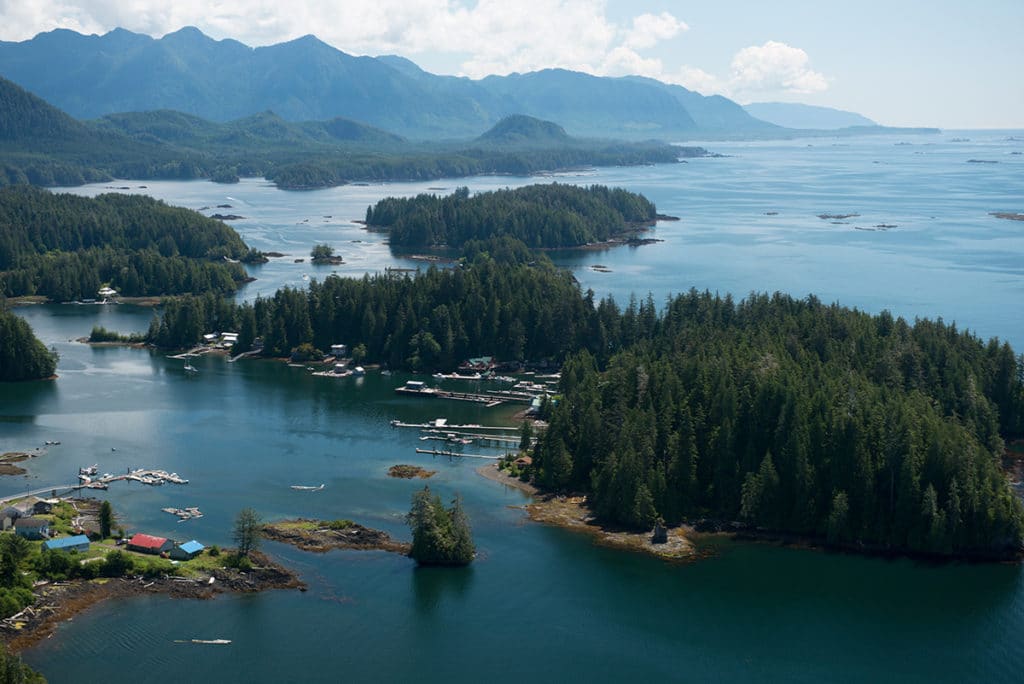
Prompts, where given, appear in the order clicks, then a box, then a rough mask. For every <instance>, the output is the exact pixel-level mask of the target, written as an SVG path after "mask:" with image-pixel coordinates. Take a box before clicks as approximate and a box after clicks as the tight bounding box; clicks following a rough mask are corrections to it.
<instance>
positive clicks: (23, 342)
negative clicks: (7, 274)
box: [0, 303, 57, 382]
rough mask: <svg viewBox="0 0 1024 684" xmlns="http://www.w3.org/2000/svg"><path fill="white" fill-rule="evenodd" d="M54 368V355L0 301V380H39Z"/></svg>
mask: <svg viewBox="0 0 1024 684" xmlns="http://www.w3.org/2000/svg"><path fill="white" fill-rule="evenodd" d="M56 369H57V356H56V354H54V353H53V352H51V351H50V350H49V349H47V348H46V345H44V344H43V343H42V342H40V341H39V338H37V337H36V336H35V334H34V333H33V332H32V327H31V326H30V325H29V324H28V323H27V322H25V320H24V319H23V318H21V317H19V316H16V315H15V314H14V312H12V311H10V310H9V309H7V308H6V306H4V305H3V304H2V303H0V382H13V381H18V380H41V379H43V378H49V377H51V376H52V375H53V374H54V372H55V371H56Z"/></svg>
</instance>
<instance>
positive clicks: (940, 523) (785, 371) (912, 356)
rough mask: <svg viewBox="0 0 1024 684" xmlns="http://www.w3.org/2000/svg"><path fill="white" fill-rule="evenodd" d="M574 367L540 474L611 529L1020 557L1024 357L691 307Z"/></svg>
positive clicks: (794, 310) (761, 300)
mask: <svg viewBox="0 0 1024 684" xmlns="http://www.w3.org/2000/svg"><path fill="white" fill-rule="evenodd" d="M619 321H620V323H621V325H622V328H621V329H620V330H619V332H618V334H613V335H612V337H613V338H618V339H620V340H622V343H620V346H619V348H620V349H621V351H619V352H618V353H616V354H614V355H613V356H612V357H611V358H610V359H608V361H607V363H605V362H604V361H603V360H601V359H600V358H595V356H594V354H593V353H592V352H591V351H580V352H579V353H578V354H576V355H575V356H574V357H573V358H571V359H570V360H569V361H567V362H566V364H565V366H564V368H563V374H562V390H563V391H564V397H563V400H562V401H561V402H559V403H558V405H557V407H555V408H554V409H553V410H552V413H551V416H550V426H549V428H548V429H547V431H546V432H545V433H544V434H543V436H542V437H541V439H540V441H539V443H538V445H537V447H536V449H535V453H534V455H533V456H534V458H533V463H534V466H535V468H536V470H535V473H536V478H537V480H538V482H539V483H540V484H542V485H544V486H546V487H548V488H551V489H576V490H584V491H587V492H588V493H589V494H590V500H591V503H592V505H593V506H594V508H595V510H596V512H597V514H598V515H599V516H600V517H601V518H602V519H603V520H606V521H610V522H614V523H618V524H622V525H626V526H629V527H634V528H646V527H649V526H650V525H652V524H653V523H654V522H655V521H656V520H657V519H658V518H663V519H664V520H665V521H667V522H668V523H669V524H676V523H679V522H681V521H683V520H696V519H699V518H705V517H710V518H714V519H718V520H725V521H745V522H746V523H748V524H750V525H752V526H754V527H757V528H763V529H767V530H776V531H784V532H791V533H797V534H802V535H813V536H818V537H821V538H827V539H828V540H829V541H831V542H833V543H836V544H840V545H849V546H855V547H858V548H872V549H878V550H901V551H906V550H910V551H919V552H928V553H935V554H957V555H962V554H977V555H986V556H987V555H993V556H1001V555H1004V554H1005V555H1011V554H1017V553H1019V552H1020V550H1021V541H1022V532H1024V512H1022V507H1021V501H1020V499H1019V498H1018V497H1017V496H1016V495H1015V494H1014V493H1013V491H1012V490H1011V489H1010V487H1009V486H1008V482H1007V478H1006V475H1005V474H1004V473H1003V471H1002V469H1001V464H1000V459H1001V457H1002V455H1003V449H1004V443H1003V438H1004V437H1017V436H1020V435H1021V434H1024V389H1022V387H1024V358H1015V357H1014V354H1013V351H1012V350H1011V348H1010V347H1009V345H1007V344H1000V343H999V342H998V341H996V340H992V341H990V342H988V343H987V344H986V343H983V342H982V341H981V340H979V339H978V338H976V337H974V336H973V335H971V334H969V333H966V332H962V331H958V330H957V329H956V327H955V326H952V325H946V324H944V323H943V322H942V321H929V320H918V321H916V322H915V324H913V325H910V324H908V323H907V322H905V321H904V320H902V319H894V318H893V317H892V316H891V315H889V314H888V313H882V314H880V315H877V316H871V315H868V314H865V313H862V312H858V311H856V310H851V309H847V308H844V307H840V306H837V305H832V306H827V305H825V304H822V303H821V302H819V301H818V300H816V299H815V298H813V297H810V298H808V299H806V300H796V299H793V298H791V297H787V296H785V295H779V294H776V295H774V296H767V295H751V296H750V297H749V298H748V299H747V300H745V301H743V302H740V303H738V304H737V303H734V302H732V301H731V299H729V298H728V297H726V298H721V297H718V296H717V295H711V294H709V293H706V292H705V293H703V294H702V293H698V292H694V291H691V292H690V293H688V294H685V295H681V296H678V297H674V298H672V299H671V300H670V301H669V302H668V305H667V307H666V309H665V311H664V312H663V313H662V314H661V315H660V316H658V315H655V313H654V312H653V311H652V310H650V309H648V310H647V311H644V310H643V307H641V309H640V310H639V311H638V312H633V313H630V311H629V310H627V311H626V313H625V315H624V316H623V317H621V318H620V319H619Z"/></svg>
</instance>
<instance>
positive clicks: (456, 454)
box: [416, 449, 505, 461]
mask: <svg viewBox="0 0 1024 684" xmlns="http://www.w3.org/2000/svg"><path fill="white" fill-rule="evenodd" d="M416 453H417V454H430V455H431V456H447V457H449V458H482V459H486V460H488V461H500V460H501V459H502V458H504V457H505V456H504V454H502V455H501V456H485V455H484V454H463V453H459V452H458V451H446V450H443V449H417V450H416Z"/></svg>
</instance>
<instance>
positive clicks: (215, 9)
mask: <svg viewBox="0 0 1024 684" xmlns="http://www.w3.org/2000/svg"><path fill="white" fill-rule="evenodd" d="M606 4H607V3H606V1H605V0H342V1H339V0H291V1H290V2H281V0H248V1H245V0H175V1H174V2H167V1H166V0H51V1H50V2H43V1H36V0H28V1H26V0H0V39H2V40H26V39H28V38H31V37H32V36H33V35H35V34H36V33H38V32H40V31H49V30H51V29H53V28H56V27H62V28H70V29H73V30H76V31H79V32H82V33H105V32H107V31H109V30H111V29H113V28H115V27H117V26H121V27H124V28H127V29H129V30H131V31H137V32H139V33H146V34H149V35H154V36H162V35H164V34H166V33H169V32H171V31H176V30H178V29H179V28H181V27H182V26H190V25H191V26H197V27H199V29H201V30H202V31H204V32H205V33H207V34H208V35H210V36H213V37H214V38H235V39H237V40H240V41H242V42H243V43H246V44H248V45H253V46H258V45H269V44H272V43H278V42H281V41H285V40H291V39H293V38H297V37H299V36H302V35H305V34H309V33H312V34H314V35H316V36H317V37H319V38H320V39H321V40H323V41H325V42H327V43H329V44H331V45H334V46H336V47H338V48H339V49H341V50H344V51H346V52H350V53H354V54H386V53H397V54H400V55H404V56H408V57H412V58H413V59H420V60H423V59H428V60H429V58H430V57H431V56H433V57H434V58H438V57H439V56H440V57H441V58H442V59H443V60H445V61H446V62H447V63H448V64H458V65H459V67H458V68H457V69H456V71H459V72H460V73H461V74H462V75H466V76H471V77H474V78H479V77H483V76H486V75H488V74H507V73H510V72H513V71H519V72H525V71H533V70H537V69H544V68H552V67H558V68H564V69H574V70H579V71H585V72H588V73H592V74H598V75H610V76H621V75H627V74H637V75H641V76H648V77H651V78H657V79H659V80H662V81H666V82H669V83H677V84H680V85H683V86H685V87H687V88H690V89H692V90H697V91H698V92H701V93H705V94H710V93H720V94H723V95H728V96H730V97H742V96H747V95H754V94H758V95H760V94H767V93H772V94H780V95H781V94H786V93H802V94H806V93H815V92H820V91H822V90H825V89H827V88H828V85H829V84H828V79H827V78H826V77H825V76H824V75H822V74H821V73H819V72H817V71H814V70H812V69H811V68H810V58H809V57H808V55H807V53H806V52H804V51H803V50H801V49H799V48H795V47H791V46H789V45H786V44H785V43H780V42H776V41H768V42H766V43H764V44H763V45H759V46H757V45H754V46H750V47H746V48H743V49H742V50H739V51H738V52H737V53H736V54H735V55H734V56H733V59H732V63H731V70H730V73H729V74H728V75H727V76H724V77H723V76H719V75H715V74H712V73H709V72H707V71H705V70H703V69H700V68H697V67H695V66H692V65H682V66H666V65H665V63H664V61H663V53H659V51H658V50H657V49H656V48H658V47H660V45H659V44H664V43H666V42H667V41H671V40H673V39H676V38H678V36H679V35H680V34H682V33H685V32H686V31H688V30H689V26H687V24H686V23H685V22H684V21H682V20H681V19H679V18H677V17H675V16H673V15H672V14H671V13H669V12H662V13H660V14H652V13H649V12H645V13H638V14H636V15H635V16H632V17H631V18H629V19H627V20H625V21H622V22H616V21H614V20H612V19H610V18H609V16H608V13H607V8H606Z"/></svg>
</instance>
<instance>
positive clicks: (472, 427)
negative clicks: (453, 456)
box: [391, 418, 520, 432]
mask: <svg viewBox="0 0 1024 684" xmlns="http://www.w3.org/2000/svg"><path fill="white" fill-rule="evenodd" d="M391 427H393V428H414V429H416V430H441V431H445V432H459V431H476V432H479V431H480V430H494V431H496V432H519V430H520V428H518V427H516V426H511V427H510V426H506V425H476V424H475V423H469V424H466V425H449V424H448V421H446V420H445V419H444V418H438V419H437V420H435V421H433V422H430V423H403V422H402V421H400V420H393V421H391Z"/></svg>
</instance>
